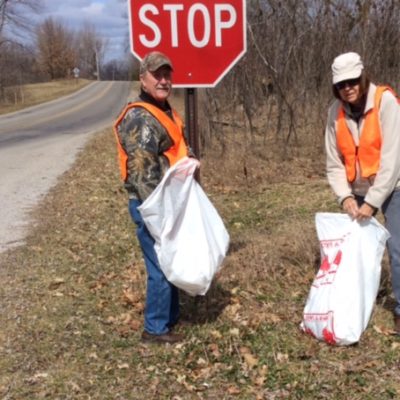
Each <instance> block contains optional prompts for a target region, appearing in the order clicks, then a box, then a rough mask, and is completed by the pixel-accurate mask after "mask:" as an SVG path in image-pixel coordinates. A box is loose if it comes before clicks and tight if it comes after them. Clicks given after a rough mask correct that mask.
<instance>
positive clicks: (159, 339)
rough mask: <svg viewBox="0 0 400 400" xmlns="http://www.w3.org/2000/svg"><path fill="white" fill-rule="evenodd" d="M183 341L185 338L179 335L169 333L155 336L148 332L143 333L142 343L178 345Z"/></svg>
mask: <svg viewBox="0 0 400 400" xmlns="http://www.w3.org/2000/svg"><path fill="white" fill-rule="evenodd" d="M182 340H183V336H182V335H179V334H177V333H172V332H167V333H164V334H162V335H154V334H152V333H148V332H146V331H143V332H142V342H144V343H170V344H174V343H178V342H181V341H182Z"/></svg>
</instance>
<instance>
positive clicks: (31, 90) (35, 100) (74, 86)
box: [0, 79, 91, 115]
mask: <svg viewBox="0 0 400 400" xmlns="http://www.w3.org/2000/svg"><path fill="white" fill-rule="evenodd" d="M89 83H91V81H89V80H88V79H65V80H57V81H51V82H44V83H31V84H26V85H22V86H12V87H7V88H5V89H4V99H7V100H4V99H3V101H2V102H0V115H1V114H7V113H11V112H14V111H19V110H22V109H23V108H26V107H30V106H35V105H37V104H41V103H45V102H46V101H51V100H54V99H57V98H59V97H62V96H66V95H68V94H71V93H73V92H76V91H77V90H79V89H81V88H83V87H84V86H86V85H88V84H89Z"/></svg>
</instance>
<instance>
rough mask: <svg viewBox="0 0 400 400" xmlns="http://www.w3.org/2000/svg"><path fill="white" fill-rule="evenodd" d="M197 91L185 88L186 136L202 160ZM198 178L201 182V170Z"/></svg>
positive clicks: (195, 153) (197, 174)
mask: <svg viewBox="0 0 400 400" xmlns="http://www.w3.org/2000/svg"><path fill="white" fill-rule="evenodd" d="M197 110H198V108H197V91H196V89H195V88H187V89H185V126H186V132H185V133H186V138H187V140H188V142H189V146H190V147H191V149H192V151H193V153H194V155H195V156H196V158H197V159H198V160H200V140H199V126H198V113H197ZM196 179H197V181H199V182H200V173H199V170H197V172H196Z"/></svg>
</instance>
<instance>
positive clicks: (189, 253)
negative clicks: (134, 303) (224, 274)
mask: <svg viewBox="0 0 400 400" xmlns="http://www.w3.org/2000/svg"><path fill="white" fill-rule="evenodd" d="M198 165H199V161H197V160H195V159H193V158H188V157H185V158H184V159H182V160H180V161H179V162H178V163H176V164H175V165H174V166H173V167H171V168H170V169H169V170H168V171H167V173H166V174H165V176H164V178H163V180H162V181H161V182H160V184H159V185H158V186H157V187H156V189H155V190H154V191H153V193H152V194H151V195H150V196H149V197H148V198H147V199H146V200H145V201H144V202H143V203H142V205H141V206H140V207H139V208H138V210H139V211H140V214H141V216H142V218H143V220H144V222H145V224H146V226H147V228H148V230H149V231H150V233H151V235H152V236H153V238H154V239H155V246H154V248H155V251H156V253H157V256H158V261H159V263H160V267H161V270H162V271H163V272H164V274H165V276H166V278H167V279H168V281H169V282H171V283H172V284H173V285H175V286H176V287H178V288H180V289H182V290H184V291H186V292H187V293H189V294H190V295H193V296H196V295H204V294H205V293H206V292H207V290H208V288H209V287H210V284H211V281H212V279H213V277H214V275H215V273H216V272H217V271H218V270H219V268H220V266H221V264H222V261H223V260H224V258H225V255H226V252H227V250H228V245H229V235H228V232H227V231H226V229H225V226H224V223H223V222H222V219H221V217H220V216H219V215H218V212H217V211H216V209H215V208H214V206H213V205H212V203H211V202H210V200H209V199H208V198H207V196H206V194H205V193H204V191H203V189H202V188H201V186H200V185H199V183H198V182H197V181H196V180H195V178H194V173H195V170H196V168H197V167H198Z"/></svg>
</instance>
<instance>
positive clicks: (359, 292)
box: [301, 213, 389, 345]
mask: <svg viewBox="0 0 400 400" xmlns="http://www.w3.org/2000/svg"><path fill="white" fill-rule="evenodd" d="M315 222H316V228H317V234H318V239H319V243H320V250H321V266H320V268H319V270H318V272H317V274H316V276H315V278H314V281H313V283H312V286H311V290H310V292H309V295H308V299H307V302H306V306H305V308H304V312H303V321H302V323H301V328H302V330H303V331H304V332H306V333H309V334H310V335H312V336H314V337H315V338H317V339H319V340H323V341H325V342H327V343H329V344H334V345H350V344H353V343H356V342H358V341H359V339H360V337H361V335H362V333H363V332H364V330H365V329H366V327H367V325H368V322H369V320H370V317H371V313H372V310H373V306H374V303H375V300H376V296H377V294H378V289H379V282H380V276H381V261H382V256H383V252H384V249H385V243H386V240H387V239H388V238H389V232H388V231H387V230H386V229H385V228H384V227H383V226H382V225H381V224H380V223H379V222H378V221H377V220H376V219H375V218H371V219H370V220H368V221H365V222H361V223H360V222H357V221H355V220H352V219H351V218H350V217H349V216H348V215H347V214H338V213H317V214H316V217H315Z"/></svg>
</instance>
